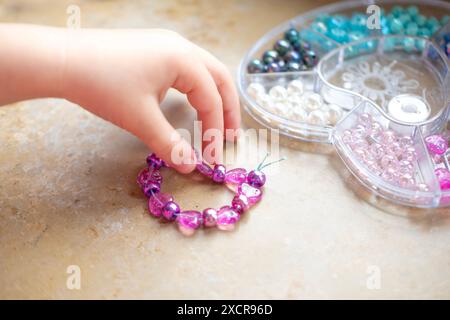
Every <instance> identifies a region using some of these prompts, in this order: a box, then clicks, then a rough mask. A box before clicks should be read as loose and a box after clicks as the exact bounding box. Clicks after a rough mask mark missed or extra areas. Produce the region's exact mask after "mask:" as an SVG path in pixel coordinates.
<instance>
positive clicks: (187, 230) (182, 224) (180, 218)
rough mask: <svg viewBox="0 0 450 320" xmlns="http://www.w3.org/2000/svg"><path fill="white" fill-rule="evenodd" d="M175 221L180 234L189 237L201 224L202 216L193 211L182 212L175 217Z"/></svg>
mask: <svg viewBox="0 0 450 320" xmlns="http://www.w3.org/2000/svg"><path fill="white" fill-rule="evenodd" d="M176 221H177V224H178V229H179V230H180V232H181V233H182V234H184V235H185V236H191V235H193V234H194V232H195V230H196V229H198V228H200V227H201V225H202V224H203V215H202V213H201V212H198V211H194V210H190V211H182V212H180V213H179V214H178V215H177V218H176Z"/></svg>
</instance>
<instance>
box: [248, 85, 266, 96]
mask: <svg viewBox="0 0 450 320" xmlns="http://www.w3.org/2000/svg"><path fill="white" fill-rule="evenodd" d="M247 93H248V95H249V96H250V97H252V98H253V99H255V100H256V99H257V98H258V97H260V96H261V95H263V94H265V93H266V89H265V88H264V86H263V85H262V84H261V83H257V82H252V83H250V84H249V86H248V87H247Z"/></svg>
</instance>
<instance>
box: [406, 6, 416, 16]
mask: <svg viewBox="0 0 450 320" xmlns="http://www.w3.org/2000/svg"><path fill="white" fill-rule="evenodd" d="M406 11H407V12H408V13H409V14H410V15H411V16H417V14H418V13H419V9H418V8H417V6H409V7H408V8H407V9H406Z"/></svg>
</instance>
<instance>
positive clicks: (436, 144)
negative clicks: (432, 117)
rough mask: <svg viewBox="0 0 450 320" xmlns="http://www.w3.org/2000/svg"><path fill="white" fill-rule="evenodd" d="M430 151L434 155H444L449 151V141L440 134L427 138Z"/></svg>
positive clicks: (426, 141)
mask: <svg viewBox="0 0 450 320" xmlns="http://www.w3.org/2000/svg"><path fill="white" fill-rule="evenodd" d="M425 143H426V145H427V148H428V151H430V153H432V154H439V155H442V154H444V153H445V152H446V151H447V149H448V142H447V140H446V139H445V138H444V137H443V136H442V135H439V134H436V135H432V136H428V137H426V138H425Z"/></svg>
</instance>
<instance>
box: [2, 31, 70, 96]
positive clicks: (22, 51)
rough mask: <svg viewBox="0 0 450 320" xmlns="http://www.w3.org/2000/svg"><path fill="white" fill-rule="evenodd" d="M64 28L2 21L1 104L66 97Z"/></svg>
mask: <svg viewBox="0 0 450 320" xmlns="http://www.w3.org/2000/svg"><path fill="white" fill-rule="evenodd" d="M66 32H68V31H67V30H65V29H58V28H51V27H39V26H31V25H17V24H0V43H1V50H0V105H4V104H8V103H12V102H16V101H20V100H27V99H33V98H41V97H63V84H64V81H63V78H64V69H65V50H66V49H65V48H66V43H65V42H66Z"/></svg>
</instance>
